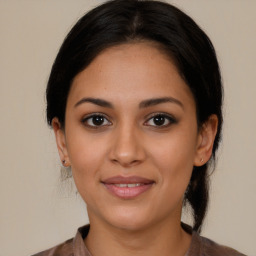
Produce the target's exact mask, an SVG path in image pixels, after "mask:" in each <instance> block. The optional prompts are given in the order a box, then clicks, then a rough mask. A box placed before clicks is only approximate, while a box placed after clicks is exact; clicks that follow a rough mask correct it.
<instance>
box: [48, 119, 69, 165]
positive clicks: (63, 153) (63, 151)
mask: <svg viewBox="0 0 256 256" xmlns="http://www.w3.org/2000/svg"><path fill="white" fill-rule="evenodd" d="M52 128H53V130H54V134H55V139H56V144H57V148H58V151H59V156H60V160H61V162H62V165H63V166H65V167H69V166H70V161H69V157H68V151H67V146H66V137H65V132H64V129H63V128H62V127H61V124H60V122H59V120H58V118H57V117H55V118H53V119H52Z"/></svg>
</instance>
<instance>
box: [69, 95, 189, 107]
mask: <svg viewBox="0 0 256 256" xmlns="http://www.w3.org/2000/svg"><path fill="white" fill-rule="evenodd" d="M86 102H89V103H93V104H95V105H98V106H100V107H105V108H114V106H113V104H111V103H110V102H109V101H106V100H103V99H98V98H82V99H81V100H79V101H78V102H77V103H76V104H75V106H74V107H77V106H79V105H81V104H83V103H86ZM167 102H170V103H175V104H177V105H179V106H180V107H182V108H184V106H183V104H182V103H181V102H180V101H179V100H177V99H175V98H172V97H162V98H152V99H148V100H143V101H142V102H141V103H140V104H139V108H147V107H151V106H155V105H158V104H162V103H167Z"/></svg>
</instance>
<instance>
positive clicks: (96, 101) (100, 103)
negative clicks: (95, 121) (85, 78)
mask: <svg viewBox="0 0 256 256" xmlns="http://www.w3.org/2000/svg"><path fill="white" fill-rule="evenodd" d="M86 102H89V103H93V104H95V105H98V106H100V107H104V108H113V105H112V104H111V103H110V102H108V101H106V100H102V99H96V98H82V99H81V100H79V101H78V102H77V103H76V104H75V106H74V107H77V106H79V105H81V104H83V103H86Z"/></svg>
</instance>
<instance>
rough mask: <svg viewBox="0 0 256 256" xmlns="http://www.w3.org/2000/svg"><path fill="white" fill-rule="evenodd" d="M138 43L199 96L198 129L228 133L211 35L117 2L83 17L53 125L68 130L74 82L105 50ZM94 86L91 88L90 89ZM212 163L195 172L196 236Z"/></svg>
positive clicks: (153, 4)
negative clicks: (209, 125)
mask: <svg viewBox="0 0 256 256" xmlns="http://www.w3.org/2000/svg"><path fill="white" fill-rule="evenodd" d="M138 40H144V41H151V42H155V43H157V45H159V46H160V47H161V48H162V50H164V52H165V53H166V55H168V56H169V57H170V58H171V59H172V60H173V61H174V63H175V64H176V66H177V68H178V70H179V73H180V75H181V76H182V78H183V79H184V81H185V82H186V84H187V85H188V87H189V88H190V90H191V92H192V93H193V96H194V99H195V102H196V110H197V121H198V126H201V125H202V124H203V123H204V122H205V121H206V120H207V119H208V118H209V116H210V115H212V114H215V115H216V116H217V117H218V132H217V134H216V138H215V141H214V145H213V155H212V160H214V157H215V152H216V150H217V148H218V145H219V140H220V134H221V127H222V83H221V76H220V71H219V65H218V62H217V58H216V54H215V50H214V47H213V45H212V43H211V41H210V39H209V38H208V37H207V35H206V34H205V33H204V32H203V31H202V30H201V29H200V27H199V26H198V25H197V24H196V23H195V22H194V21H193V20H192V19H191V18H190V17H189V16H187V15H186V14H185V13H183V12H182V11H180V10H179V9H177V8H176V7H174V6H172V5H170V4H167V3H163V2H160V1H139V0H114V1H109V2H106V3H104V4H102V5H100V6H99V7H96V8H95V9H93V10H91V11H90V12H89V13H87V14H86V15H85V16H83V17H82V18H81V19H80V20H79V21H78V22H77V24H76V25H75V26H74V27H73V28H72V30H71V31H70V32H69V34H68V35H67V37H66V39H65V40H64V42H63V44H62V46H61V48H60V51H59V53H58V55H57V57H56V60H55V62H54V65H53V67H52V71H51V74H50V78H49V81H48V86H47V91H46V97H47V120H48V123H49V124H51V122H52V119H53V118H54V117H57V118H58V119H59V121H60V123H61V125H62V127H63V128H64V127H65V109H66V102H67V97H68V93H69V90H70V87H71V85H72V81H73V79H74V77H75V76H76V75H77V74H78V73H79V72H81V71H82V70H83V69H85V68H86V67H87V66H88V65H89V64H90V63H91V62H92V61H93V60H94V58H95V57H96V56H97V55H99V54H100V53H101V52H102V51H103V50H104V49H106V48H108V47H111V46H114V45H118V44H123V43H127V42H132V41H134V42H136V41H138ZM88 86H89V85H88ZM208 176H209V175H208V163H206V164H205V165H203V166H202V167H194V170H193V174H192V177H191V181H190V184H189V186H188V189H187V192H186V194H185V202H188V203H189V204H190V205H191V207H192V209H193V215H194V227H193V229H194V230H197V231H200V229H201V227H202V223H203V220H204V217H205V214H206V209H207V204H208Z"/></svg>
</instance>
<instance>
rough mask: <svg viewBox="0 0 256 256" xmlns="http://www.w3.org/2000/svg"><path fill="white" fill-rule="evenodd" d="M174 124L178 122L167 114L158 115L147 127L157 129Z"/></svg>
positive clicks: (151, 119) (148, 122)
mask: <svg viewBox="0 0 256 256" xmlns="http://www.w3.org/2000/svg"><path fill="white" fill-rule="evenodd" d="M173 123H176V120H175V119H174V118H173V117H171V116H169V115H166V114H156V115H154V116H152V117H151V118H150V119H148V121H147V122H146V125H147V126H155V127H166V126H169V125H171V124H173Z"/></svg>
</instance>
